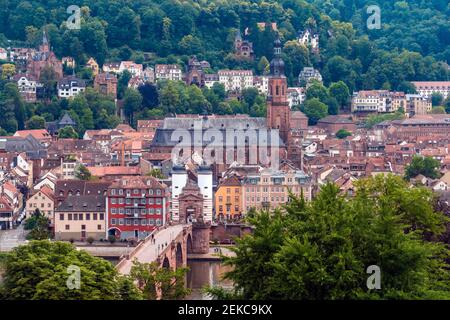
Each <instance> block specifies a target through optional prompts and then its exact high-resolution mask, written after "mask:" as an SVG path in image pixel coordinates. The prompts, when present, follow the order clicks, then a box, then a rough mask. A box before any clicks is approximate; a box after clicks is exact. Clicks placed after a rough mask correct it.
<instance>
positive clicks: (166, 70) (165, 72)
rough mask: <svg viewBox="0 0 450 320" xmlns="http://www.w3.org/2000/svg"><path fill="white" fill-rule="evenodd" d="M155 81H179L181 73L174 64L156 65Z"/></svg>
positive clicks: (181, 77) (181, 76)
mask: <svg viewBox="0 0 450 320" xmlns="http://www.w3.org/2000/svg"><path fill="white" fill-rule="evenodd" d="M155 79H156V80H160V79H166V80H172V81H181V80H182V79H183V72H182V71H181V68H180V67H179V66H178V65H176V64H157V65H156V66H155Z"/></svg>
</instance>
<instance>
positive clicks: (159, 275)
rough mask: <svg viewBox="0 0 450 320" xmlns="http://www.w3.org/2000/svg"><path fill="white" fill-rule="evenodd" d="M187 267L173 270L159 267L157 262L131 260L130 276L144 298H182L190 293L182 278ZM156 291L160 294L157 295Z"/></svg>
mask: <svg viewBox="0 0 450 320" xmlns="http://www.w3.org/2000/svg"><path fill="white" fill-rule="evenodd" d="M187 270H188V269H187V268H177V269H176V270H175V271H173V270H171V269H170V268H165V267H160V266H159V265H158V264H157V263H155V262H153V263H141V262H138V261H137V260H135V261H133V266H132V267H131V271H130V277H131V279H133V280H134V281H137V283H138V288H139V290H140V291H141V293H142V295H143V296H144V298H145V299H146V300H156V299H157V298H158V297H159V298H161V299H162V300H174V299H182V298H184V297H185V296H186V295H188V294H189V293H190V289H187V288H185V285H184V278H185V275H186V272H187ZM158 291H159V292H160V296H158Z"/></svg>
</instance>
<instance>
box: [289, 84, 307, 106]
mask: <svg viewBox="0 0 450 320" xmlns="http://www.w3.org/2000/svg"><path fill="white" fill-rule="evenodd" d="M287 96H288V101H289V107H290V108H292V107H293V106H297V105H301V104H303V102H304V101H305V99H306V93H305V88H303V87H291V88H288V89H287Z"/></svg>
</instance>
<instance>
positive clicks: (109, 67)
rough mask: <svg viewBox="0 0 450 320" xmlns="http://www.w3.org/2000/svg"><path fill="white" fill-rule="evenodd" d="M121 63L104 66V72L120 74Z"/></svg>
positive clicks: (109, 63)
mask: <svg viewBox="0 0 450 320" xmlns="http://www.w3.org/2000/svg"><path fill="white" fill-rule="evenodd" d="M120 65H121V62H106V63H105V64H104V65H103V68H102V69H103V72H105V73H116V74H117V73H120Z"/></svg>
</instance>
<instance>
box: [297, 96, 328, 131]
mask: <svg viewBox="0 0 450 320" xmlns="http://www.w3.org/2000/svg"><path fill="white" fill-rule="evenodd" d="M301 110H302V111H303V112H304V113H305V115H306V116H307V117H308V122H309V124H310V125H315V124H317V121H319V120H320V119H322V118H324V117H326V116H327V115H328V107H327V105H326V104H324V103H322V102H320V100H319V99H318V98H313V99H309V100H306V101H305V103H304V105H303V106H302V108H301Z"/></svg>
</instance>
